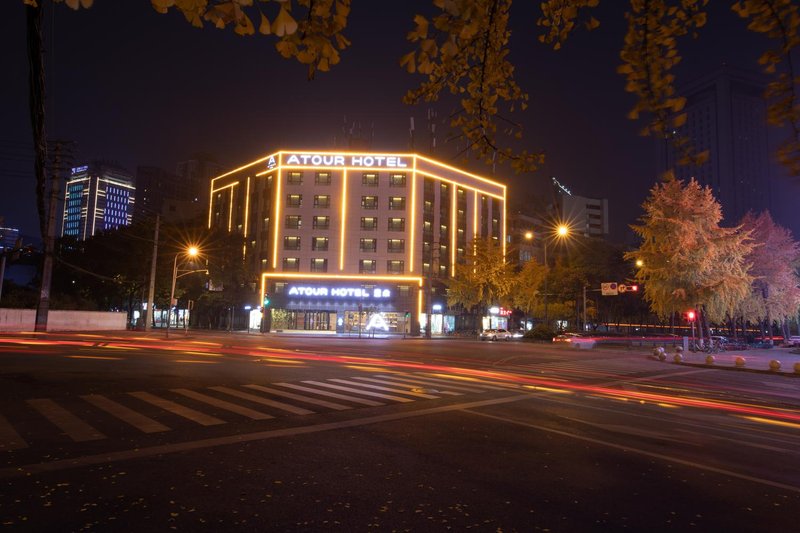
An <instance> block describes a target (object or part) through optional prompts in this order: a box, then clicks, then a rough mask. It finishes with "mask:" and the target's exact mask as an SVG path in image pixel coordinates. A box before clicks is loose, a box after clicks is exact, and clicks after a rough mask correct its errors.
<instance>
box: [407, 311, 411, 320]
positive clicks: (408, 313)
mask: <svg viewBox="0 0 800 533" xmlns="http://www.w3.org/2000/svg"><path fill="white" fill-rule="evenodd" d="M409 318H411V311H406V320H408V319H409Z"/></svg>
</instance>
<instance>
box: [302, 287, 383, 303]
mask: <svg viewBox="0 0 800 533" xmlns="http://www.w3.org/2000/svg"><path fill="white" fill-rule="evenodd" d="M288 295H289V296H306V297H317V298H325V297H328V298H331V297H332V298H362V299H368V298H369V299H375V300H386V299H388V298H391V295H392V293H391V291H390V290H389V289H377V288H376V289H372V290H367V289H362V288H361V287H318V286H316V287H309V286H304V285H292V286H290V287H289V291H288Z"/></svg>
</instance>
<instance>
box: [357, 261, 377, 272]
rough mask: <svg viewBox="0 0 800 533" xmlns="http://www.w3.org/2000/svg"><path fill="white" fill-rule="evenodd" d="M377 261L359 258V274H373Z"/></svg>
mask: <svg viewBox="0 0 800 533" xmlns="http://www.w3.org/2000/svg"><path fill="white" fill-rule="evenodd" d="M377 264H378V262H377V261H375V260H374V259H361V260H359V262H358V273H359V274H374V273H375V272H376V268H377Z"/></svg>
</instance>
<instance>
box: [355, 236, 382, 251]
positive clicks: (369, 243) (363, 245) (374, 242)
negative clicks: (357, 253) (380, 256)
mask: <svg viewBox="0 0 800 533" xmlns="http://www.w3.org/2000/svg"><path fill="white" fill-rule="evenodd" d="M358 249H359V250H361V251H362V252H375V251H377V250H378V239H361V240H360V241H359V245H358Z"/></svg>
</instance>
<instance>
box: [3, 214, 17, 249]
mask: <svg viewBox="0 0 800 533" xmlns="http://www.w3.org/2000/svg"><path fill="white" fill-rule="evenodd" d="M3 226H4V220H3V217H0V253H3V252H5V251H8V250H13V249H14V247H15V246H16V244H17V240H18V239H19V230H18V229H17V228H6V227H3Z"/></svg>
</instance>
